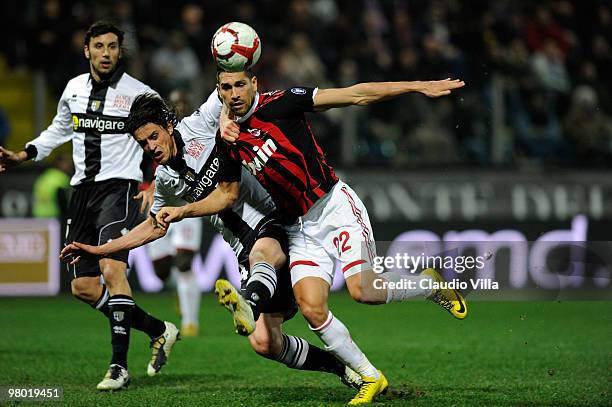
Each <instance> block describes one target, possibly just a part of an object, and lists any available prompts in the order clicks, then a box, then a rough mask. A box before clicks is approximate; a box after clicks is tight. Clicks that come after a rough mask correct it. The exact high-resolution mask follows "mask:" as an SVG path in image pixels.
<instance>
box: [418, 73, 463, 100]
mask: <svg viewBox="0 0 612 407" xmlns="http://www.w3.org/2000/svg"><path fill="white" fill-rule="evenodd" d="M421 84H422V88H421V89H419V92H421V93H422V94H424V95H425V96H428V97H430V98H437V97H440V96H445V95H450V94H451V91H453V90H455V89H459V88H462V87H464V86H465V82H463V81H462V80H459V79H451V78H447V79H444V80H441V81H424V82H421Z"/></svg>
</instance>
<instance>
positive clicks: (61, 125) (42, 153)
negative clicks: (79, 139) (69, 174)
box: [26, 84, 74, 161]
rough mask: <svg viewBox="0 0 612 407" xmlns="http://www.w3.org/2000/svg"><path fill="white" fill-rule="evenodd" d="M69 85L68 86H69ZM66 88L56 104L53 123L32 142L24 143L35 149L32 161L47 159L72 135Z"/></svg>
mask: <svg viewBox="0 0 612 407" xmlns="http://www.w3.org/2000/svg"><path fill="white" fill-rule="evenodd" d="M69 85H70V84H69ZM69 85H68V86H66V89H64V93H62V96H61V98H60V100H59V102H58V103H57V113H56V114H55V117H54V118H53V122H51V124H50V125H49V127H47V129H46V130H44V131H43V132H41V133H40V135H39V136H38V137H36V138H35V139H34V140H32V141H29V142H28V143H26V148H27V147H28V146H34V147H36V152H37V153H36V156H35V157H32V158H33V159H34V161H40V160H42V159H44V158H45V157H47V156H48V155H49V154H51V152H52V151H53V150H54V149H55V148H56V147H58V146H60V145H62V144H64V143H66V142H68V141H70V140H71V139H72V137H73V135H74V133H73V131H72V130H73V127H72V113H71V112H70V106H69V105H68V94H69V92H68V87H69Z"/></svg>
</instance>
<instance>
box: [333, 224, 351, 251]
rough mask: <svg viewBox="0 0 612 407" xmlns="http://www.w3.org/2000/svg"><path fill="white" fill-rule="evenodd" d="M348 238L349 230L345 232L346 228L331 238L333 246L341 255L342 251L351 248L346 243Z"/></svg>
mask: <svg viewBox="0 0 612 407" xmlns="http://www.w3.org/2000/svg"><path fill="white" fill-rule="evenodd" d="M349 238H350V235H349V232H347V231H346V230H343V231H342V232H340V234H339V235H338V236H335V237H334V239H333V240H332V242H333V243H334V246H335V247H336V249H337V250H338V254H339V255H342V253H344V252H346V251H347V250H350V249H351V246H350V245H349V244H348V240H349Z"/></svg>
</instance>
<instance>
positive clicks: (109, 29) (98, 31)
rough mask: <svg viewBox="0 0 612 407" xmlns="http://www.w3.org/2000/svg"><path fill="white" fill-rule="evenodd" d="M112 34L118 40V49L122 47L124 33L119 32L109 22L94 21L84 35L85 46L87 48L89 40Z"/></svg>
mask: <svg viewBox="0 0 612 407" xmlns="http://www.w3.org/2000/svg"><path fill="white" fill-rule="evenodd" d="M107 33H113V34H115V35H116V36H117V39H118V40H119V47H121V46H123V37H124V35H125V34H124V32H123V31H121V30H120V29H119V28H118V27H117V26H116V25H115V24H113V23H111V22H109V21H96V22H95V23H93V24H92V25H91V26H89V28H88V29H87V32H86V33H85V45H87V46H89V40H91V39H92V38H93V37H97V36H99V35H104V34H107Z"/></svg>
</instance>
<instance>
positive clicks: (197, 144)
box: [62, 92, 361, 387]
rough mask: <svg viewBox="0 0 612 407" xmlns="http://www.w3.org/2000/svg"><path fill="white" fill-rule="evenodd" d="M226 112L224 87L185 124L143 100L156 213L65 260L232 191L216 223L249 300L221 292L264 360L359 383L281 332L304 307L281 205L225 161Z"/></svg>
mask: <svg viewBox="0 0 612 407" xmlns="http://www.w3.org/2000/svg"><path fill="white" fill-rule="evenodd" d="M220 113H221V102H220V101H219V98H218V96H217V92H213V93H212V94H211V95H210V97H209V98H208V100H207V101H206V102H205V103H204V104H203V105H202V106H201V107H200V108H199V109H198V110H197V111H196V112H195V113H194V114H192V115H191V116H189V117H186V118H185V119H183V120H182V121H181V122H180V123H177V121H176V118H175V117H174V115H173V114H172V112H171V111H170V110H169V109H168V108H167V106H166V105H165V104H164V102H163V101H162V100H161V99H160V98H159V97H157V96H156V95H142V96H139V97H138V98H136V100H135V101H134V103H133V105H132V109H131V111H130V116H129V118H128V129H129V131H130V132H131V133H132V134H133V136H134V138H135V139H136V140H137V141H138V143H139V144H140V145H141V146H142V147H143V149H144V150H145V151H146V152H147V153H148V154H150V155H151V156H152V157H153V159H154V160H155V161H156V162H157V163H158V164H159V167H158V170H157V175H156V179H155V200H154V203H153V207H152V209H151V217H150V218H149V219H147V220H145V221H144V222H142V223H141V224H140V225H138V226H137V227H136V228H134V229H132V230H131V231H130V232H129V233H127V234H126V235H125V236H123V237H121V238H119V239H116V240H113V241H112V242H109V243H106V244H103V245H100V246H91V245H84V244H81V243H78V242H75V243H73V244H70V245H68V246H66V247H65V248H64V250H63V251H62V257H63V258H69V257H70V255H73V254H74V255H77V257H75V258H74V259H72V260H71V261H72V262H78V261H79V259H80V258H86V257H87V256H86V254H90V255H95V256H102V255H108V254H109V253H114V252H117V251H121V250H128V249H133V248H135V247H138V246H140V245H143V244H146V243H148V242H150V241H153V240H155V239H158V238H160V237H162V236H163V235H164V234H165V233H166V229H165V228H162V227H160V226H159V225H158V224H157V222H156V221H155V215H156V214H157V213H158V211H159V210H160V209H161V208H162V207H163V206H165V205H179V206H181V205H186V204H187V203H188V202H193V201H197V200H199V199H204V198H205V197H206V196H209V194H210V195H214V194H218V193H223V194H225V193H228V194H231V199H228V201H227V202H228V206H227V207H223V208H221V207H219V208H217V210H216V212H215V215H214V216H212V217H211V218H210V221H211V223H212V224H213V226H214V227H215V228H217V230H219V231H220V232H221V234H222V235H223V237H224V238H225V239H226V240H227V241H228V243H229V244H230V246H231V247H232V249H233V250H234V252H235V253H236V257H237V258H238V261H239V265H240V269H241V276H242V283H243V284H242V287H243V294H244V297H245V298H247V299H248V300H249V304H247V302H246V301H245V300H244V299H243V297H242V296H241V295H239V294H238V292H237V291H236V290H235V289H234V288H233V287H232V286H231V284H229V282H227V281H225V280H219V281H217V284H216V286H215V287H216V290H215V291H216V292H217V294H218V296H219V298H220V301H221V302H224V303H225V304H226V305H227V307H228V309H230V310H231V311H232V312H233V314H234V318H235V324H236V328H237V330H238V331H239V332H241V333H242V334H250V335H249V341H250V343H251V346H252V347H253V349H254V350H255V351H256V352H257V353H258V354H260V355H262V356H264V357H267V358H270V359H273V360H276V361H278V362H281V363H283V364H285V365H286V366H288V367H290V368H293V369H300V370H315V371H323V372H330V373H335V374H336V375H338V376H339V377H340V378H341V379H342V381H343V382H344V383H345V384H347V385H352V386H354V387H358V386H359V385H360V384H361V380H360V378H359V376H358V375H357V374H356V373H355V372H354V371H352V370H350V369H348V368H346V367H345V366H344V365H343V364H342V363H341V362H340V361H339V360H338V359H337V358H336V357H334V356H333V355H332V354H331V353H329V352H326V351H324V350H322V349H319V348H317V347H316V346H314V345H312V344H309V343H308V342H307V341H306V340H305V339H302V338H299V337H295V336H290V335H286V334H283V333H282V330H281V324H282V323H283V321H285V320H288V319H290V318H292V317H293V316H294V315H295V313H296V311H297V307H296V304H295V299H294V297H293V294H292V290H291V282H290V280H289V270H288V267H287V256H286V255H285V253H286V252H287V237H286V234H285V231H284V230H283V228H282V226H281V225H280V224H279V223H278V221H277V220H276V208H275V206H274V202H273V201H272V199H271V198H270V196H269V195H268V194H267V193H266V191H265V190H264V189H263V188H262V187H261V185H259V183H258V182H257V180H256V179H255V178H253V177H252V176H251V175H250V174H249V173H248V172H247V171H246V170H243V169H241V167H240V165H233V162H231V161H230V162H224V161H223V160H224V158H223V157H222V156H221V155H220V154H219V149H218V145H217V141H216V134H217V130H218V122H219V116H220ZM220 143H221V145H222V146H224V145H225V143H223V142H222V141H220ZM236 179H242V182H241V184H240V188H239V189H237V190H233V191H229V192H228V191H226V190H224V188H223V185H238V184H237V183H236V182H234V181H235V180H236ZM217 183H219V185H220V187H219V188H217ZM217 212H218V215H217V214H216V213H217ZM173 227H174V226H173ZM275 269H278V273H277V272H276V270H275ZM277 274H278V279H277ZM277 286H278V289H277ZM253 319H254V320H256V321H257V322H256V325H255V323H254V321H253ZM244 321H246V322H248V325H245V322H244ZM249 321H253V323H251V322H249ZM251 324H252V325H251ZM255 328H256V329H255Z"/></svg>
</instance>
